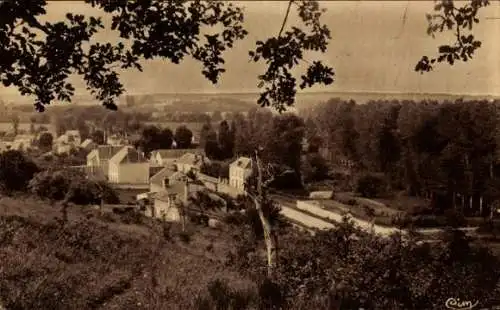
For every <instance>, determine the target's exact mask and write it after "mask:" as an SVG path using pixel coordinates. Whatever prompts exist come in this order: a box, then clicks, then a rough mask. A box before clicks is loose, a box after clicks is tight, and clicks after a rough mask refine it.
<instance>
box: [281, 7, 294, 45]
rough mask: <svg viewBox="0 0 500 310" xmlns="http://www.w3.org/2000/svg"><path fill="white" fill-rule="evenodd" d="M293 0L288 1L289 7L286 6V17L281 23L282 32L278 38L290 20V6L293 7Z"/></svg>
mask: <svg viewBox="0 0 500 310" xmlns="http://www.w3.org/2000/svg"><path fill="white" fill-rule="evenodd" d="M292 3H293V0H290V1H288V7H287V8H286V14H285V18H284V19H283V23H282V24H281V29H280V32H279V33H278V38H280V37H281V34H282V33H283V30H284V29H285V25H286V22H287V20H288V15H290V8H291V7H292Z"/></svg>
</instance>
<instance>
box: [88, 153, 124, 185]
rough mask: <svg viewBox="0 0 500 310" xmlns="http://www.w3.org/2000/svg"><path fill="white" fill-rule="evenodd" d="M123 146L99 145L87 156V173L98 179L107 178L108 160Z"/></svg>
mask: <svg viewBox="0 0 500 310" xmlns="http://www.w3.org/2000/svg"><path fill="white" fill-rule="evenodd" d="M122 148H123V146H112V145H99V146H97V148H95V149H93V150H92V151H90V153H89V154H87V171H88V172H89V174H90V175H92V176H94V177H98V178H107V177H108V172H109V170H108V167H109V160H110V159H111V158H112V157H113V156H114V155H115V154H116V153H118V152H119V151H120V150H121V149H122Z"/></svg>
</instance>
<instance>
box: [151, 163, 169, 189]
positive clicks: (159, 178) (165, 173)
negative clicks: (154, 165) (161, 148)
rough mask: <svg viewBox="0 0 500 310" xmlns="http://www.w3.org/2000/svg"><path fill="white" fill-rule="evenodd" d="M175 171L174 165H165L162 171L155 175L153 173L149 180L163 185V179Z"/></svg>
mask: <svg viewBox="0 0 500 310" xmlns="http://www.w3.org/2000/svg"><path fill="white" fill-rule="evenodd" d="M174 173H175V170H174V169H172V167H164V168H163V169H161V170H160V171H158V172H157V173H156V174H155V175H153V176H152V177H151V178H150V179H149V182H150V183H153V184H157V185H163V180H164V179H165V178H169V179H170V177H171V176H172V175H173V174H174Z"/></svg>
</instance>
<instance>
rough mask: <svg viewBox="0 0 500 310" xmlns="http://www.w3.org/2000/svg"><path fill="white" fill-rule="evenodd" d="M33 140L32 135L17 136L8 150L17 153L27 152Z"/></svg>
mask: <svg viewBox="0 0 500 310" xmlns="http://www.w3.org/2000/svg"><path fill="white" fill-rule="evenodd" d="M34 140H35V136H34V135H17V136H16V137H15V138H14V141H12V144H11V147H10V149H12V150H17V151H27V150H28V149H29V148H31V147H32V145H33V141H34Z"/></svg>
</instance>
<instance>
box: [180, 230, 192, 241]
mask: <svg viewBox="0 0 500 310" xmlns="http://www.w3.org/2000/svg"><path fill="white" fill-rule="evenodd" d="M179 239H180V240H181V241H182V242H184V243H189V242H191V234H190V233H188V232H187V231H181V232H180V233H179Z"/></svg>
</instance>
